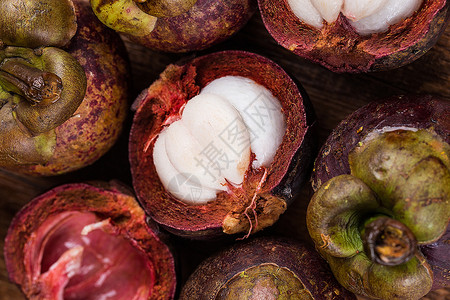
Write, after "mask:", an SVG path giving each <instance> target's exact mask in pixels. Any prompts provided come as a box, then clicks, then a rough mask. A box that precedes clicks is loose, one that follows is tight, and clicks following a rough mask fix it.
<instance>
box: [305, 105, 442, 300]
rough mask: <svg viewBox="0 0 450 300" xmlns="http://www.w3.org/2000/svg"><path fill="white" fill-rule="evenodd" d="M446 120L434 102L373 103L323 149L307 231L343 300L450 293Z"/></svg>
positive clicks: (315, 174)
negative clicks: (347, 296) (344, 292)
mask: <svg viewBox="0 0 450 300" xmlns="http://www.w3.org/2000/svg"><path fill="white" fill-rule="evenodd" d="M449 111H450V102H449V101H448V100H443V99H439V98H436V97H433V96H403V97H394V98H390V99H388V100H385V101H379V102H373V103H370V104H368V105H366V106H364V107H362V108H360V109H359V110H357V111H356V112H354V113H353V114H352V115H350V116H349V117H348V118H346V119H345V120H344V121H342V122H341V123H340V124H339V126H338V127H337V128H336V129H335V130H334V131H333V132H332V134H331V135H330V137H329V138H328V140H327V141H326V142H325V144H324V146H323V147H322V149H321V151H320V153H319V156H318V157H317V159H316V161H315V169H314V172H313V176H312V183H313V189H314V190H315V194H314V196H313V198H312V199H311V202H310V203H309V206H308V211H307V225H308V230H309V233H310V235H311V237H312V239H313V240H314V243H315V245H316V249H318V250H319V252H320V253H321V254H322V256H323V257H324V258H326V260H327V261H328V263H329V264H330V266H331V269H332V270H333V273H334V275H335V276H336V278H337V279H338V281H339V282H340V283H341V284H342V285H343V286H344V287H346V288H347V289H349V290H350V291H352V292H354V293H356V294H360V295H364V296H369V297H371V298H377V299H418V298H420V297H422V296H424V295H425V294H427V293H428V292H429V291H430V290H431V289H436V288H441V287H448V286H450V280H449V276H448V270H449V267H450V265H449V262H450V259H449V253H450V241H449V237H450V234H449V232H450V228H449V226H448V224H449V220H450V145H449V142H450V130H449V129H450V119H449Z"/></svg>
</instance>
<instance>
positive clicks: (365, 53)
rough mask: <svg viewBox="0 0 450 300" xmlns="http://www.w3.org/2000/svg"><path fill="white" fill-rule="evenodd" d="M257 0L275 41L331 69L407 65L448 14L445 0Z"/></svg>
mask: <svg viewBox="0 0 450 300" xmlns="http://www.w3.org/2000/svg"><path fill="white" fill-rule="evenodd" d="M258 2H259V8H260V11H261V15H262V18H263V21H264V24H265V26H266V28H267V29H268V31H269V32H270V34H271V35H272V36H273V37H274V38H275V40H276V41H277V42H278V43H279V44H280V45H282V46H283V47H285V48H286V49H289V50H290V51H292V52H294V53H295V54H297V55H299V56H301V57H304V58H306V59H309V60H312V61H314V62H316V63H319V64H321V65H322V66H324V67H326V68H328V69H330V70H332V71H335V72H368V71H380V70H389V69H394V68H397V67H400V66H403V65H406V64H408V63H410V62H412V61H414V60H416V59H417V58H419V57H420V56H422V55H423V54H425V53H426V52H427V51H428V50H429V49H430V48H431V47H433V45H434V44H435V43H436V41H437V40H438V38H439V36H440V34H441V33H442V32H443V31H444V29H445V28H446V26H447V23H448V19H449V15H450V13H449V7H450V4H449V1H447V0H431V1H423V0H376V1H367V0H364V1H361V0H328V1H322V0H259V1H258Z"/></svg>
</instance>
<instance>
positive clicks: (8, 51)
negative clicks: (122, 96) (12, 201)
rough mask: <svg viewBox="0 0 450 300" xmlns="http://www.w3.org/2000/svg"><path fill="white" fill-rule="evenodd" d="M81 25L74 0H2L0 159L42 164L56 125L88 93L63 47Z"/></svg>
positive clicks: (51, 145) (6, 162) (52, 142)
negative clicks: (78, 21) (78, 25)
mask: <svg viewBox="0 0 450 300" xmlns="http://www.w3.org/2000/svg"><path fill="white" fill-rule="evenodd" d="M76 30H77V22H76V15H75V9H74V5H73V3H72V1H69V0H66V1H60V0H40V1H2V2H1V3H0V120H1V131H0V141H1V142H0V164H1V165H2V166H7V167H8V166H14V165H16V164H18V163H19V164H34V163H39V164H43V163H45V162H47V161H48V160H49V159H50V157H51V156H52V152H53V148H54V147H55V144H56V135H55V132H54V129H55V128H56V127H58V126H59V125H61V124H62V123H64V122H65V121H66V120H67V119H68V118H69V117H71V116H72V114H73V113H74V112H75V111H76V109H77V108H78V106H79V105H80V103H81V102H82V101H83V98H84V96H85V92H86V76H85V73H84V70H83V68H82V66H81V65H80V64H79V62H78V61H77V60H76V59H75V58H74V57H73V56H72V55H71V54H69V53H68V52H66V51H64V50H63V49H61V47H63V46H65V45H67V44H68V43H69V41H70V40H71V38H72V37H73V36H74V35H75V32H76Z"/></svg>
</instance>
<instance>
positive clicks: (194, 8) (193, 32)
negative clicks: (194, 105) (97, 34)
mask: <svg viewBox="0 0 450 300" xmlns="http://www.w3.org/2000/svg"><path fill="white" fill-rule="evenodd" d="M90 2H91V6H92V9H93V11H94V13H95V14H96V15H97V17H98V18H99V20H100V21H102V22H103V23H104V24H106V25H107V26H108V27H110V28H112V29H114V30H116V31H117V32H121V33H124V34H125V35H126V36H127V37H129V38H130V39H131V40H132V41H134V42H136V43H139V44H141V45H143V46H145V47H148V48H151V49H156V50H161V51H167V52H187V51H194V50H201V49H205V48H207V47H210V46H212V45H213V44H216V43H219V42H222V41H224V40H225V39H227V38H229V37H230V36H231V35H233V34H234V33H235V32H237V31H238V30H239V29H241V28H242V27H243V26H244V25H245V24H246V23H247V21H248V20H249V19H250V17H251V16H252V15H253V13H254V12H255V10H256V1H255V0H228V1H217V0H177V1H167V0H158V1H152V0H149V1H147V0H140V1H135V0H113V1H100V0H91V1H90Z"/></svg>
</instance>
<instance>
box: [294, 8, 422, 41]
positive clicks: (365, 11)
mask: <svg viewBox="0 0 450 300" xmlns="http://www.w3.org/2000/svg"><path fill="white" fill-rule="evenodd" d="M422 1H423V0H328V1H327V0H288V4H289V7H290V8H291V10H292V12H293V13H294V14H295V15H296V16H297V17H298V18H299V19H300V20H301V21H303V22H305V23H306V24H309V25H311V26H313V27H316V28H318V29H320V28H322V27H323V20H325V21H326V22H328V23H333V22H334V21H336V20H337V18H338V16H339V12H342V14H343V15H344V16H345V17H347V18H348V19H349V21H350V24H352V26H353V27H354V28H355V30H356V31H357V32H358V33H359V34H361V35H368V34H372V33H378V32H383V31H386V30H387V29H388V28H389V26H390V25H394V24H396V23H398V22H400V21H401V20H404V19H405V18H408V17H410V16H411V15H412V14H413V13H414V11H416V10H417V9H418V8H419V7H420V5H421V4H422Z"/></svg>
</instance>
